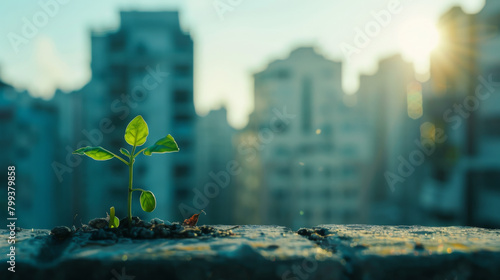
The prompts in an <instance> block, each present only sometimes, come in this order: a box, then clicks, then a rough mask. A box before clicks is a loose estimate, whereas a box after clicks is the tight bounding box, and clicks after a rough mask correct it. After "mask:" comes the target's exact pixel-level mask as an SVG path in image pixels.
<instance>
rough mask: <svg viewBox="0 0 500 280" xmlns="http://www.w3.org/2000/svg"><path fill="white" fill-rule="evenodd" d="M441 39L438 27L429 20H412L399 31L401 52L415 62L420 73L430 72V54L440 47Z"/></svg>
mask: <svg viewBox="0 0 500 280" xmlns="http://www.w3.org/2000/svg"><path fill="white" fill-rule="evenodd" d="M439 39H440V35H439V31H438V29H437V27H436V25H435V24H434V23H433V22H432V21H431V20H430V19H427V18H414V19H410V20H408V21H406V22H405V23H403V24H402V25H401V26H400V27H399V30H398V43H399V46H400V49H401V52H402V53H403V55H404V56H405V57H408V58H409V59H410V60H412V61H413V62H414V64H415V67H416V68H417V71H419V72H421V71H425V70H428V68H429V57H430V54H431V52H432V51H433V50H434V49H435V48H437V47H438V45H439Z"/></svg>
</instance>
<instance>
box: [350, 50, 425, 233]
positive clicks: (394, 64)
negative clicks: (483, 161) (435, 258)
mask: <svg viewBox="0 0 500 280" xmlns="http://www.w3.org/2000/svg"><path fill="white" fill-rule="evenodd" d="M356 98H357V100H358V105H357V107H358V110H359V112H360V114H361V115H362V117H363V118H364V120H363V123H365V124H366V125H367V127H366V130H367V132H368V134H369V137H368V138H369V139H370V141H369V142H368V143H367V146H368V150H369V153H370V161H369V163H370V164H369V166H370V168H369V169H368V170H367V173H366V176H365V177H364V178H363V179H364V180H363V184H362V185H363V205H362V211H361V212H362V214H363V216H364V217H363V219H364V222H367V223H375V224H399V223H401V222H402V221H409V220H411V219H413V217H411V216H412V214H414V213H415V211H412V209H415V207H416V205H412V204H414V202H413V201H414V200H413V199H412V197H413V196H414V195H415V193H418V186H419V180H420V176H419V172H421V171H422V170H421V169H419V168H417V166H415V167H413V169H414V170H409V172H408V173H409V174H406V173H405V174H401V172H400V171H399V170H400V166H401V165H402V164H405V163H406V162H410V159H409V157H410V154H411V152H412V151H415V150H418V146H417V145H416V143H415V141H420V125H421V124H422V123H423V120H422V116H423V113H424V111H423V110H424V108H423V97H422V85H421V84H420V83H418V82H417V81H416V80H415V73H414V70H413V66H412V64H411V63H408V62H406V61H404V60H403V58H402V57H401V56H400V55H395V56H391V57H389V58H386V59H383V60H381V61H380V63H379V67H378V70H377V72H376V73H375V74H373V75H363V76H361V78H360V88H359V90H358V92H357V94H356ZM404 169H406V167H405V168H404ZM410 171H411V172H410ZM410 173H411V174H410Z"/></svg>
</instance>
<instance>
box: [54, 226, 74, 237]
mask: <svg viewBox="0 0 500 280" xmlns="http://www.w3.org/2000/svg"><path fill="white" fill-rule="evenodd" d="M50 234H51V235H53V236H54V237H55V238H57V239H65V238H67V237H69V236H71V234H73V231H71V229H70V228H69V227H65V226H58V227H55V228H53V229H52V230H51V231H50Z"/></svg>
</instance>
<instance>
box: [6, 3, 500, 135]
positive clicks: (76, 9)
mask: <svg viewBox="0 0 500 280" xmlns="http://www.w3.org/2000/svg"><path fill="white" fill-rule="evenodd" d="M57 1H58V2H57ZM393 1H396V4H397V3H399V5H397V6H394V5H396V4H394V3H392V2H393ZM490 1H492V0H490ZM494 1H496V0H494ZM44 4H45V5H48V6H44ZM454 5H460V6H462V7H463V8H464V10H465V11H466V12H469V13H475V12H478V11H479V10H480V9H481V8H482V7H483V5H484V0H439V1H436V0H418V1H417V0H400V1H397V0H370V1H366V0H350V1H340V0H311V1H303V0H141V1H140V2H139V1H132V0H106V1H98V0H85V1H83V0H3V1H0V37H1V38H2V39H1V40H0V79H1V80H3V81H5V82H7V83H9V84H12V85H13V86H15V87H16V88H18V89H20V90H23V89H27V90H29V91H30V93H31V94H32V95H33V96H37V97H43V98H50V97H51V96H52V95H53V93H54V91H55V89H56V88H59V89H62V90H63V91H68V92H70V91H73V90H77V89H79V88H81V87H82V86H84V85H85V84H86V83H87V82H88V81H89V80H90V78H91V72H90V32H91V30H115V29H117V28H118V27H119V11H120V10H145V11H148V10H172V9H176V10H179V11H180V17H181V19H180V20H181V26H182V28H183V29H184V31H185V32H189V33H190V34H191V36H192V37H193V40H194V44H195V66H194V67H195V77H194V79H195V107H196V111H197V112H198V114H200V115H205V114H207V113H208V112H209V111H210V110H211V109H218V108H219V107H221V106H226V107H227V108H228V114H229V116H228V118H229V122H230V124H231V125H233V126H234V127H236V128H241V127H243V126H244V125H245V124H246V122H247V120H248V115H249V114H250V113H251V111H252V109H253V74H255V73H257V72H260V71H262V70H264V69H265V68H266V65H267V64H269V63H270V62H272V61H273V60H276V59H284V58H286V57H287V56H288V54H289V53H290V52H291V51H292V50H293V49H294V48H297V47H301V46H314V47H316V49H317V50H318V51H319V52H320V53H321V54H323V55H324V56H325V57H326V58H328V59H331V60H336V61H343V87H344V90H345V91H346V93H348V94H351V93H354V92H355V91H356V89H357V88H358V86H359V85H358V77H359V75H360V74H373V73H375V72H376V70H377V63H378V61H379V60H380V59H383V58H384V57H387V56H390V55H393V54H396V53H402V54H403V57H404V58H405V60H407V61H410V62H414V63H415V65H416V66H415V67H416V69H417V71H418V72H419V73H420V74H422V75H421V76H422V77H424V76H425V73H426V70H427V68H428V54H427V53H426V52H424V51H423V50H426V48H431V47H432V46H434V45H435V44H437V43H438V40H437V38H436V37H437V35H436V34H437V33H436V32H435V31H436V30H435V28H434V25H435V23H436V22H437V20H438V18H439V16H440V15H441V14H442V13H444V12H446V11H447V10H448V9H449V8H451V7H452V6H454ZM47 7H50V9H47ZM395 7H397V8H395ZM47 11H49V12H50V11H52V12H50V13H49V12H47ZM43 13H45V14H48V15H49V16H48V17H46V18H44V16H43V15H41V14H43ZM377 15H378V16H377ZM388 15H389V16H388ZM34 21H36V22H37V23H38V24H37V25H36V26H34V27H35V29H36V30H31V31H32V32H31V33H28V34H29V36H24V35H23V28H26V26H28V25H30V24H33V23H34ZM375 22H376V23H375ZM374 23H375V24H374ZM377 24H378V25H377ZM377 26H378V28H377ZM415 28H416V29H417V30H414V29H415ZM360 30H361V32H362V33H363V34H364V35H360V36H364V38H365V41H364V42H363V44H359V42H361V41H359V40H358V41H359V42H358V41H356V40H355V39H356V38H355V37H356V35H359V34H360ZM366 30H369V31H371V33H370V34H368V33H366ZM415 38H424V40H420V39H418V40H417V41H415ZM366 39H367V40H366ZM422 42H424V43H422ZM357 43H358V44H357ZM420 43H422V44H421V45H420ZM346 46H349V47H346ZM415 46H418V47H417V48H416V47H415ZM351 47H352V48H351ZM353 48H356V49H355V51H354V52H353ZM347 50H348V51H347Z"/></svg>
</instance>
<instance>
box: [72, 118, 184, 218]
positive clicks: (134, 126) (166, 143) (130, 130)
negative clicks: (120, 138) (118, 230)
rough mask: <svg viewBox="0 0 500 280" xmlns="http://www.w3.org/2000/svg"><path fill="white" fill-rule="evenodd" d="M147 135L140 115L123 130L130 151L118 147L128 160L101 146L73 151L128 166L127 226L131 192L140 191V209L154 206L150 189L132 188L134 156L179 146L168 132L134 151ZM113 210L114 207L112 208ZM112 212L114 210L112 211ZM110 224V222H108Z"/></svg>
mask: <svg viewBox="0 0 500 280" xmlns="http://www.w3.org/2000/svg"><path fill="white" fill-rule="evenodd" d="M148 135H149V130H148V125H147V124H146V122H145V121H144V119H143V118H142V116H137V117H135V118H134V119H133V120H132V121H131V122H130V123H129V124H128V125H127V129H126V130H125V141H126V142H127V143H128V144H129V145H131V146H132V151H131V152H129V151H128V150H127V149H125V148H121V149H120V153H122V154H123V155H124V156H126V157H127V158H128V161H126V160H125V159H123V158H122V157H120V156H117V155H116V154H114V153H112V152H110V151H108V150H106V149H104V148H102V147H84V148H80V149H78V150H76V151H74V152H73V154H77V155H86V156H88V157H90V158H92V159H95V160H100V161H104V160H110V159H112V158H116V159H118V160H120V161H121V162H123V163H125V164H126V165H127V166H128V168H129V177H128V221H129V226H130V225H131V224H132V193H133V192H135V191H140V192H141V197H140V202H141V208H142V210H144V211H146V212H152V211H153V210H155V208H156V198H155V195H154V194H153V193H152V192H151V191H147V190H143V189H137V188H136V189H134V188H132V184H133V178H134V175H133V174H134V162H135V158H136V157H137V156H138V155H140V154H141V153H143V154H144V155H147V156H151V154H154V153H157V154H163V153H171V152H178V151H179V147H178V146H177V143H176V142H175V140H174V138H173V137H172V136H171V135H170V134H169V135H167V136H166V137H164V138H162V139H160V140H158V141H156V143H155V144H154V145H152V146H149V147H147V148H144V149H142V150H140V151H138V152H137V153H136V148H137V147H140V146H142V145H144V143H146V138H147V137H148ZM113 210H114V208H113ZM113 212H114V211H113ZM110 225H111V222H110Z"/></svg>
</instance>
